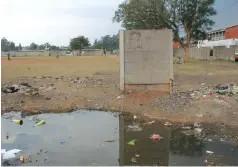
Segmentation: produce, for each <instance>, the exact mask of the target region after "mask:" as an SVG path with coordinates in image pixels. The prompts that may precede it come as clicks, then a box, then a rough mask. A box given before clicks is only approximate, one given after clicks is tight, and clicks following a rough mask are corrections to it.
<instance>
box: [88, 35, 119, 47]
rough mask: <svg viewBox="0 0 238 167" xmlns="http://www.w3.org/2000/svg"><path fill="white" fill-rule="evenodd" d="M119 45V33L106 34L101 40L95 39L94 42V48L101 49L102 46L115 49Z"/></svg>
mask: <svg viewBox="0 0 238 167" xmlns="http://www.w3.org/2000/svg"><path fill="white" fill-rule="evenodd" d="M118 47H119V39H118V36H117V35H113V36H110V35H106V36H103V37H101V39H100V40H97V39H96V40H95V41H94V43H93V46H92V48H95V49H101V48H107V50H108V49H109V50H113V49H118Z"/></svg>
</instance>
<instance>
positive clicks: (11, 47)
mask: <svg viewBox="0 0 238 167" xmlns="http://www.w3.org/2000/svg"><path fill="white" fill-rule="evenodd" d="M9 49H10V50H16V46H15V43H14V42H10V45H9Z"/></svg>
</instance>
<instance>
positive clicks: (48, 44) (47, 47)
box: [44, 42, 50, 50]
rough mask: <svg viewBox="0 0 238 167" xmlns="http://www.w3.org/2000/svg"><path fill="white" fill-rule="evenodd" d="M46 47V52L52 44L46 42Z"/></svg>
mask: <svg viewBox="0 0 238 167" xmlns="http://www.w3.org/2000/svg"><path fill="white" fill-rule="evenodd" d="M44 45H45V49H46V50H48V49H50V43H48V42H46V43H45V44H44Z"/></svg>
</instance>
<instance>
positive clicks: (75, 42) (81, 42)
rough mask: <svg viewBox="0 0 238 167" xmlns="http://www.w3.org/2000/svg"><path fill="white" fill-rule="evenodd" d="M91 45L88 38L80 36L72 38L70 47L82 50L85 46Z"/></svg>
mask: <svg viewBox="0 0 238 167" xmlns="http://www.w3.org/2000/svg"><path fill="white" fill-rule="evenodd" d="M87 46H90V42H89V40H88V38H85V37H84V36H78V37H76V38H72V39H71V40H70V47H71V49H72V50H82V49H83V48H85V47H87Z"/></svg>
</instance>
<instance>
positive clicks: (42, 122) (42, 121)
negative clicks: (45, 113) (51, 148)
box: [34, 120, 45, 127]
mask: <svg viewBox="0 0 238 167" xmlns="http://www.w3.org/2000/svg"><path fill="white" fill-rule="evenodd" d="M44 124H45V121H44V120H41V121H40V122H38V123H37V124H35V125H34V127H35V126H39V125H44Z"/></svg>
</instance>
